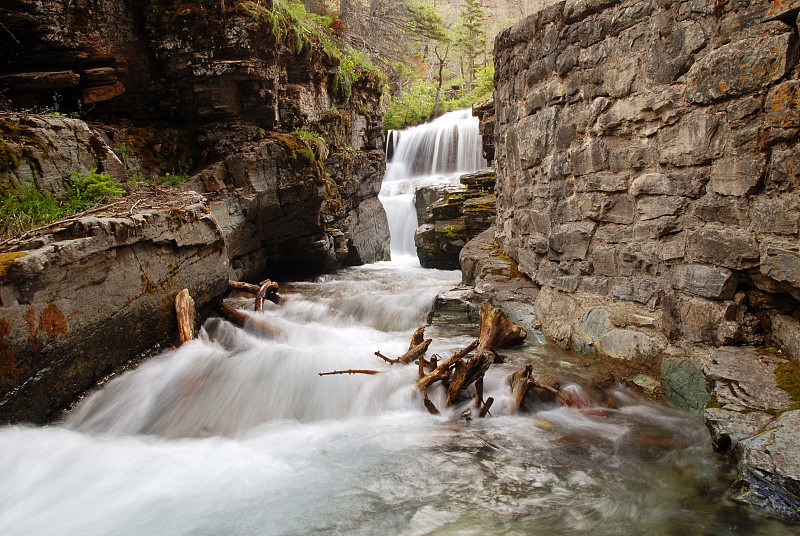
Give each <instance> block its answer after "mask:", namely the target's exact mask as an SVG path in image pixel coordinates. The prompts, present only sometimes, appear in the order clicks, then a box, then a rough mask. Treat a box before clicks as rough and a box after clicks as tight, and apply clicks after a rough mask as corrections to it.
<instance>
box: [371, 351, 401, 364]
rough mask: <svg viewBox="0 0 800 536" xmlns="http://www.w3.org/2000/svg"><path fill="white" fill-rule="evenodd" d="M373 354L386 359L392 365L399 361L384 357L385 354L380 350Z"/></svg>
mask: <svg viewBox="0 0 800 536" xmlns="http://www.w3.org/2000/svg"><path fill="white" fill-rule="evenodd" d="M375 355H376V356H378V357H380V358H381V359H383V360H384V361H386V362H387V363H389V364H390V365H394V364H395V363H399V362H400V360H399V359H389V358H388V357H386V356H385V355H383V354H382V353H380V352H375Z"/></svg>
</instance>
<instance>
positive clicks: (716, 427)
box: [703, 347, 800, 522]
mask: <svg viewBox="0 0 800 536" xmlns="http://www.w3.org/2000/svg"><path fill="white" fill-rule="evenodd" d="M785 362H786V361H785V359H783V358H782V357H781V356H780V355H770V354H767V353H764V352H761V353H759V352H758V351H756V350H755V349H753V348H748V347H724V348H720V349H719V350H717V351H716V352H715V353H714V354H713V355H712V356H711V358H710V359H709V360H708V361H707V362H706V364H705V365H704V366H703V373H704V374H705V378H706V382H707V383H708V386H709V390H710V391H711V393H712V398H711V402H710V403H709V406H708V407H707V409H706V410H705V412H704V417H705V421H706V426H708V428H709V430H710V431H711V436H712V438H713V440H714V445H715V448H717V449H718V450H720V451H722V452H727V453H729V454H730V455H731V456H732V457H734V458H735V459H736V460H737V463H738V479H737V481H736V482H735V483H734V484H733V490H732V491H733V497H734V498H735V499H736V500H738V501H742V502H745V503H748V504H751V505H753V506H755V507H756V508H759V509H761V510H763V511H765V512H767V513H768V514H770V515H773V516H776V517H780V518H782V519H786V520H789V521H794V522H797V521H800V499H798V493H797V492H798V490H799V489H800V459H799V458H798V456H797V452H798V449H800V435H799V434H798V430H800V410H793V411H787V409H789V408H790V406H791V404H792V400H791V398H790V396H789V394H788V393H787V392H786V391H783V390H782V389H780V388H779V387H778V385H777V384H776V381H775V369H776V367H777V366H779V365H781V364H782V363H785ZM776 414H777V415H778V416H777V417H776V416H775V415H776Z"/></svg>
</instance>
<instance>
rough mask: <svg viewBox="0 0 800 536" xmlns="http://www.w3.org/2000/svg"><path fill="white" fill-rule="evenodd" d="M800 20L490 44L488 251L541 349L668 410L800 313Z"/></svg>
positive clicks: (661, 8) (693, 400) (719, 11)
mask: <svg viewBox="0 0 800 536" xmlns="http://www.w3.org/2000/svg"><path fill="white" fill-rule="evenodd" d="M798 12H800V5H798V4H797V3H796V2H788V1H776V2H766V1H763V2H716V3H715V2H705V1H700V2H696V1H688V2H657V1H644V2H641V1H636V2H634V1H620V0H603V1H594V0H589V1H586V0H570V1H566V2H556V3H551V5H549V6H548V7H546V8H545V9H543V10H542V11H540V12H539V13H537V14H535V15H533V16H531V17H529V18H528V19H526V20H524V21H523V22H521V23H520V24H518V25H516V26H514V27H513V28H510V29H508V30H506V31H504V32H502V33H501V34H500V35H499V36H498V37H497V39H496V42H495V57H496V60H495V64H496V77H495V83H496V93H495V118H494V132H495V138H494V139H495V144H496V148H495V149H496V170H497V187H496V190H497V233H496V236H497V239H498V241H499V243H500V244H501V245H502V248H503V250H504V251H505V252H506V253H507V254H508V255H510V256H511V257H512V258H514V259H515V260H516V261H518V262H519V269H520V270H521V271H522V272H523V273H524V274H526V275H527V276H528V277H530V278H531V279H532V280H534V281H535V282H536V283H537V284H538V285H540V286H541V290H540V292H539V294H538V296H537V298H536V300H535V303H534V306H535V309H536V312H537V321H538V323H540V324H541V330H542V331H543V332H544V333H545V335H547V337H548V338H549V339H550V340H552V341H554V342H556V343H557V344H559V345H560V346H562V347H565V348H569V349H574V350H575V351H576V352H579V353H581V354H584V355H587V356H591V357H594V358H597V359H603V360H606V361H608V362H611V363H612V364H614V365H616V367H617V368H618V369H623V370H625V371H626V372H627V374H628V376H629V377H636V378H638V381H637V383H639V384H640V386H641V387H643V388H644V389H645V390H646V391H649V392H650V393H651V394H654V395H656V396H657V395H658V394H659V392H660V391H661V390H662V389H663V396H664V397H665V398H666V399H667V400H668V401H670V402H672V403H674V404H677V405H679V406H683V407H686V408H691V409H695V410H700V409H702V408H703V407H704V405H705V403H706V400H707V399H708V394H707V392H706V389H705V387H704V382H703V376H702V373H701V367H702V365H703V363H704V362H705V361H706V359H708V357H709V355H710V354H711V352H712V351H713V349H714V348H715V347H718V346H723V345H736V344H760V343H764V342H772V343H774V344H781V340H782V339H784V338H787V337H785V336H784V334H785V330H775V329H774V328H775V323H774V322H773V318H775V316H776V315H778V314H783V315H789V316H792V315H797V314H798V312H800V309H798V301H797V300H798V299H800V276H798V274H799V273H800V253H799V252H798V236H799V235H798V222H799V221H800V204H799V202H798V197H797V191H798V180H799V179H800V175H798V170H800V162H799V161H798V158H797V157H798V154H800V151H798V145H797V142H798V127H800V101H798V95H799V93H798V90H800V80H798V74H799V73H800V70H799V69H798V62H797V60H798V34H797V17H798ZM788 338H792V337H791V336H789V337H788ZM783 347H784V349H787V350H788V346H786V345H783Z"/></svg>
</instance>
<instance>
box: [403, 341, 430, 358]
mask: <svg viewBox="0 0 800 536" xmlns="http://www.w3.org/2000/svg"><path fill="white" fill-rule="evenodd" d="M432 342H433V339H425V340H424V341H422V342H421V343H420V344H418V345H416V346H415V347H413V348H412V349H410V350H409V351H408V352H406V353H405V354H403V355H401V356H400V357H398V358H397V360H398V361H399V362H400V363H405V364H408V363H411V362H412V361H414V360H415V359H417V358H418V357H420V356H421V355H423V354H424V353H425V352H427V351H428V346H430V345H431V343H432Z"/></svg>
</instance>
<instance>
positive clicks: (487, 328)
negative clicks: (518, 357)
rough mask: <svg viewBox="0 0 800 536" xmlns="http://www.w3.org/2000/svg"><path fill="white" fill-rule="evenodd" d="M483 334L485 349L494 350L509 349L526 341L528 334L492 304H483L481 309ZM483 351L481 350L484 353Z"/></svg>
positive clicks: (481, 335)
mask: <svg viewBox="0 0 800 536" xmlns="http://www.w3.org/2000/svg"><path fill="white" fill-rule="evenodd" d="M480 316H481V334H480V337H479V339H480V340H481V341H482V342H483V341H486V343H485V348H484V350H485V349H486V348H491V349H494V350H497V349H500V348H508V347H509V346H514V345H515V344H519V343H521V342H522V341H524V340H525V337H527V336H528V334H527V333H526V332H525V330H524V329H522V328H521V327H520V326H518V325H517V324H515V323H514V322H512V321H511V320H509V319H508V317H507V316H506V314H505V313H504V312H503V311H502V310H501V309H498V308H497V307H494V306H492V304H491V303H489V302H488V301H487V302H483V303H482V304H481V309H480ZM482 351H483V350H481V352H482Z"/></svg>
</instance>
